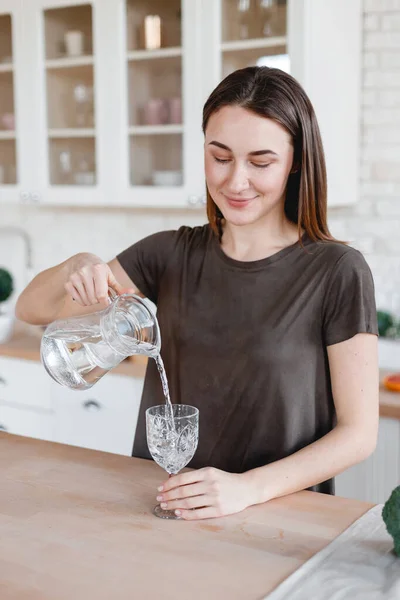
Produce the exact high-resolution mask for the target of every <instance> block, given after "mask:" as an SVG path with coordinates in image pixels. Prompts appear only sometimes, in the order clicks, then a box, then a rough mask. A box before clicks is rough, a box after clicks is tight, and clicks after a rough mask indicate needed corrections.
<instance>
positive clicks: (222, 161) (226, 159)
mask: <svg viewBox="0 0 400 600" xmlns="http://www.w3.org/2000/svg"><path fill="white" fill-rule="evenodd" d="M214 160H216V161H217V162H218V163H221V164H225V163H228V162H229V158H217V157H216V156H214Z"/></svg>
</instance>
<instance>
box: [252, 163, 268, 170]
mask: <svg viewBox="0 0 400 600" xmlns="http://www.w3.org/2000/svg"><path fill="white" fill-rule="evenodd" d="M251 164H252V165H253V167H257V169H266V168H267V167H269V165H270V164H271V163H264V164H262V165H260V164H258V163H251Z"/></svg>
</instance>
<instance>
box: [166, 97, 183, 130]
mask: <svg viewBox="0 0 400 600" xmlns="http://www.w3.org/2000/svg"><path fill="white" fill-rule="evenodd" d="M168 104H169V122H170V123H176V124H180V123H182V99H181V97H180V96H176V97H175V98H170V99H169V101H168Z"/></svg>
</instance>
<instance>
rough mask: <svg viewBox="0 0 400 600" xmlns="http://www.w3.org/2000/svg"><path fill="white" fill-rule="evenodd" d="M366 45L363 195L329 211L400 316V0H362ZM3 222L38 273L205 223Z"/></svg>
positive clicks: (134, 215)
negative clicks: (15, 232)
mask: <svg viewBox="0 0 400 600" xmlns="http://www.w3.org/2000/svg"><path fill="white" fill-rule="evenodd" d="M363 44H364V49H363V54H364V68H363V90H362V105H363V106H362V123H361V131H362V148H361V165H360V167H361V168H360V178H361V181H360V199H359V202H358V203H357V204H356V205H355V206H354V207H352V208H345V209H343V208H341V209H335V210H331V211H330V214H329V223H330V227H331V231H332V233H333V234H334V235H336V236H337V237H338V238H340V239H345V240H347V241H350V243H351V244H352V245H353V246H355V247H357V248H359V249H360V250H362V251H363V252H364V253H365V256H366V259H367V261H368V263H369V264H370V266H371V268H372V271H373V274H374V278H375V285H376V296H377V303H378V305H379V306H380V307H382V308H388V309H392V310H396V311H397V313H398V314H399V315H400V0H364V41H363ZM343 93H345V90H344V91H343ZM343 151H344V152H345V151H346V149H345V148H344V149H343ZM1 220H2V225H6V224H11V225H19V226H22V227H23V228H25V229H26V230H27V232H28V233H29V234H30V236H31V238H32V241H33V262H34V270H35V271H36V272H37V271H39V270H42V269H44V268H46V267H48V266H50V265H53V264H55V263H57V262H60V261H62V260H64V259H65V258H67V257H68V256H70V255H71V254H74V253H76V252H80V251H83V250H85V251H90V252H94V253H96V254H98V255H100V256H101V257H102V258H104V259H105V260H108V259H110V258H112V257H113V256H115V254H116V253H117V252H118V251H119V250H122V249H123V248H125V247H126V246H129V245H130V244H132V243H133V242H135V241H136V240H138V239H140V238H141V237H144V236H145V235H148V234H150V233H152V232H154V231H158V230H160V229H165V228H175V227H178V226H179V225H180V224H188V225H192V224H193V225H194V224H198V223H203V222H205V214H204V213H202V212H199V211H191V210H190V211H164V212H163V213H160V211H157V212H154V211H150V210H149V211H138V210H125V209H124V210H114V209H113V210H105V209H95V210H93V209H90V210H89V209H53V208H51V209H50V208H45V207H40V206H39V207H27V206H7V207H3V208H2V219H1Z"/></svg>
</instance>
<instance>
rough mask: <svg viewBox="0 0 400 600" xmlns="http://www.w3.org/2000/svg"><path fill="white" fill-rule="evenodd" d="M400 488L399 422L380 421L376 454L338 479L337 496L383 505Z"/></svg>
mask: <svg viewBox="0 0 400 600" xmlns="http://www.w3.org/2000/svg"><path fill="white" fill-rule="evenodd" d="M398 485H400V421H399V420H398V419H389V418H386V417H381V418H380V419H379V434H378V443H377V447H376V450H375V452H374V453H373V454H372V456H370V457H369V458H367V460H365V461H363V462H362V463H360V464H358V465H355V466H354V467H351V468H350V469H348V470H347V471H345V472H344V473H341V474H340V475H338V476H337V477H336V495H337V496H344V497H345V498H354V499H356V500H364V501H366V502H374V503H384V502H386V500H387V499H388V498H389V496H390V494H391V492H392V490H393V489H394V488H395V487H396V486H398Z"/></svg>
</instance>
